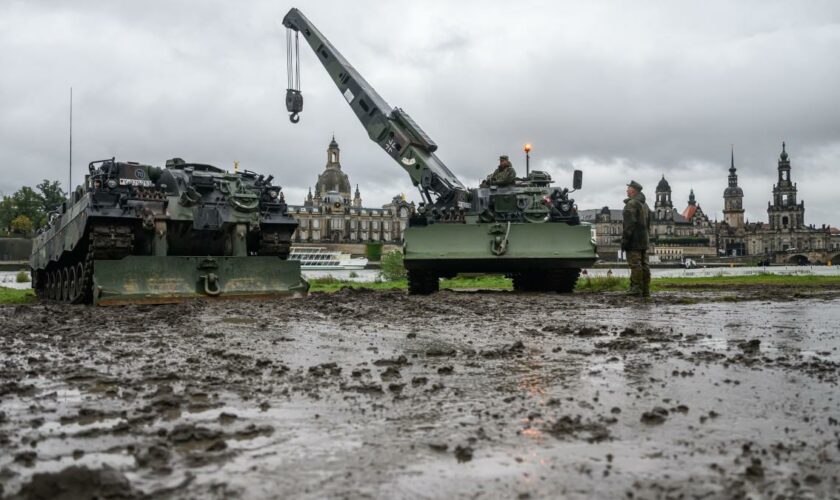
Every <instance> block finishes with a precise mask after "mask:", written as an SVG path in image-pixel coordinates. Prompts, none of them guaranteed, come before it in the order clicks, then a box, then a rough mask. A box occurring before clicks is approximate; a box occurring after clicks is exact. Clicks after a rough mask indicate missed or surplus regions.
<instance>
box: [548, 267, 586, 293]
mask: <svg viewBox="0 0 840 500" xmlns="http://www.w3.org/2000/svg"><path fill="white" fill-rule="evenodd" d="M578 277H580V269H562V270H558V271H554V272H552V273H551V276H550V280H551V288H552V289H553V290H554V291H555V292H557V293H572V292H574V291H575V285H577V280H578Z"/></svg>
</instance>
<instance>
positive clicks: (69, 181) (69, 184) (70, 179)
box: [67, 87, 73, 196]
mask: <svg viewBox="0 0 840 500" xmlns="http://www.w3.org/2000/svg"><path fill="white" fill-rule="evenodd" d="M69 156H70V157H69V162H70V172H69V173H68V176H67V195H68V196H70V192H71V191H73V87H70V155H69Z"/></svg>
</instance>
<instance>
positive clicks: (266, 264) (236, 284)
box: [93, 255, 309, 305]
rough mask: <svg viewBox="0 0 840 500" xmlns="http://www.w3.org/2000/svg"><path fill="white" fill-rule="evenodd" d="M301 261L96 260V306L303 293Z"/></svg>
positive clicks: (181, 258) (200, 258) (148, 258)
mask: <svg viewBox="0 0 840 500" xmlns="http://www.w3.org/2000/svg"><path fill="white" fill-rule="evenodd" d="M308 290H309V283H307V282H306V281H304V280H303V278H302V277H301V274H300V262H297V261H290V260H281V259H279V258H278V257H256V256H255V257H171V256H168V257H145V256H138V255H130V256H128V257H125V258H123V259H120V260H97V261H94V267H93V303H94V304H96V305H120V304H166V303H171V302H180V301H183V300H186V299H191V298H200V297H207V298H218V299H226V298H260V297H273V296H280V295H292V294H299V295H303V294H306V292H307V291H308Z"/></svg>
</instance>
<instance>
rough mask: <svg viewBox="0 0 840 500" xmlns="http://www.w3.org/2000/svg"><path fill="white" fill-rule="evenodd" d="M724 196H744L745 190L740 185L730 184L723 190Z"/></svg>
mask: <svg viewBox="0 0 840 500" xmlns="http://www.w3.org/2000/svg"><path fill="white" fill-rule="evenodd" d="M723 196H724V197H727V196H744V190H743V189H741V188H740V187H738V186H729V187H728V188H726V189H725V190H724V191H723Z"/></svg>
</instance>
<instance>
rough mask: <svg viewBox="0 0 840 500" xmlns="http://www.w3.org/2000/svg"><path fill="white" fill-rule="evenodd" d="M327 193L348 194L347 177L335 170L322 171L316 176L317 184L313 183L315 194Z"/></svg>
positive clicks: (348, 184)
mask: <svg viewBox="0 0 840 500" xmlns="http://www.w3.org/2000/svg"><path fill="white" fill-rule="evenodd" d="M329 191H335V192H338V193H349V192H350V179H349V178H348V177H347V174H345V173H344V172H342V171H341V170H339V169H337V168H327V169H326V170H324V172H323V173H321V175H319V176H318V182H316V183H315V192H316V193H325V192H329Z"/></svg>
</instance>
